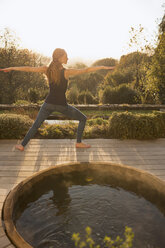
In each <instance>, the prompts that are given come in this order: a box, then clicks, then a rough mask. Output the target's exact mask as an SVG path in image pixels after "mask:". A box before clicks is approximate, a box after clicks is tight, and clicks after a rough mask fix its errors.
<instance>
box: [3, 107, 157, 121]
mask: <svg viewBox="0 0 165 248" xmlns="http://www.w3.org/2000/svg"><path fill="white" fill-rule="evenodd" d="M125 111H126V110H82V113H83V114H85V115H86V116H87V117H88V119H90V118H96V117H101V118H106V119H107V118H108V117H109V116H110V115H111V114H112V113H114V112H117V113H122V112H125ZM153 111H154V110H128V111H127V112H129V113H133V114H151V113H153ZM4 113H5V114H7V113H10V114H11V113H12V114H22V115H28V116H29V117H30V118H31V119H33V120H34V119H36V116H37V114H38V110H31V111H29V110H24V109H18V110H4V111H0V114H4ZM52 115H56V116H59V117H63V118H62V119H64V115H63V114H60V113H58V112H53V113H52ZM66 119H67V118H66Z"/></svg>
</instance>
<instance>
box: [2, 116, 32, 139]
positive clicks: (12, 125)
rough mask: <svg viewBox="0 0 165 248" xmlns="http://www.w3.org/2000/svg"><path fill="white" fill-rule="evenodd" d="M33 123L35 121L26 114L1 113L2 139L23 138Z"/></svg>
mask: <svg viewBox="0 0 165 248" xmlns="http://www.w3.org/2000/svg"><path fill="white" fill-rule="evenodd" d="M32 124H33V121H32V120H31V119H30V118H29V117H28V116H26V115H17V114H1V115H0V139H21V138H23V137H24V136H25V134H26V132H27V131H28V130H29V128H30V127H31V126H32Z"/></svg>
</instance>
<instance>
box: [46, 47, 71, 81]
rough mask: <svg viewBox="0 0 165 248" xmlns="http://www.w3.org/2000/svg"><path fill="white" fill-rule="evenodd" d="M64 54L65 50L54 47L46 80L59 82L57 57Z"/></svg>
mask: <svg viewBox="0 0 165 248" xmlns="http://www.w3.org/2000/svg"><path fill="white" fill-rule="evenodd" d="M64 54H66V52H65V50H64V49H61V48H56V49H55V50H54V52H53V55H52V62H51V63H50V65H49V67H48V69H47V73H46V75H47V77H48V80H49V82H51V83H57V84H59V83H60V77H61V63H60V62H59V58H60V57H62V56H63V55H64Z"/></svg>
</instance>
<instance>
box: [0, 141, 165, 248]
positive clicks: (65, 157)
mask: <svg viewBox="0 0 165 248" xmlns="http://www.w3.org/2000/svg"><path fill="white" fill-rule="evenodd" d="M84 142H88V143H89V144H91V145H92V147H91V148H90V149H76V148H75V140H69V139H67V140H66V139H65V140H57V139H56V140H50V139H49V140H47V139H46V140H38V139H33V140H31V141H30V142H29V144H28V145H27V147H26V149H25V151H24V152H20V151H17V150H15V144H17V143H19V140H0V210H2V206H3V201H4V199H5V198H6V195H7V194H8V192H9V191H10V190H11V189H12V188H13V187H15V186H16V185H17V184H18V183H19V182H21V181H22V180H24V179H25V178H26V177H28V176H31V175H32V174H33V173H35V172H37V171H40V170H42V169H45V168H48V167H49V166H52V165H56V164H60V163H68V162H72V161H73V162H77V161H78V162H81V161H82V162H93V161H97V162H98V161H101V162H103V161H104V162H107V161H108V162H113V163H118V164H125V165H128V166H133V167H136V168H139V169H143V170H146V171H148V172H150V173H152V174H154V175H155V176H157V177H159V178H160V179H162V180H165V139H156V140H152V141H138V140H116V139H90V140H88V141H85V140H84ZM2 224H3V223H2V222H0V248H12V247H14V246H13V245H12V244H11V243H10V241H9V239H8V238H7V236H6V235H5V233H4V231H3V226H2Z"/></svg>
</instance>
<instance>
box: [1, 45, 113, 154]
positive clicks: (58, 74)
mask: <svg viewBox="0 0 165 248" xmlns="http://www.w3.org/2000/svg"><path fill="white" fill-rule="evenodd" d="M67 61H68V58H67V53H66V52H65V50H64V49H61V48H57V49H55V50H54V52H53V55H52V62H51V63H50V65H49V66H41V67H29V66H23V67H22V66H21V67H9V68H4V69H0V71H4V72H10V71H12V70H14V71H25V72H41V73H44V74H46V76H47V78H48V82H49V88H50V92H49V94H48V96H47V97H46V99H45V102H44V103H43V105H42V106H41V109H40V111H39V113H38V115H37V118H36V120H35V122H34V124H33V125H32V127H31V128H30V129H29V131H28V132H27V134H26V135H25V137H24V139H23V141H22V143H21V144H19V145H16V149H18V150H20V151H24V147H25V146H26V145H27V143H28V142H29V140H30V139H31V138H32V137H33V136H34V135H35V133H36V132H37V129H38V128H39V127H40V126H41V124H42V123H43V122H44V120H46V119H47V118H48V116H49V115H50V114H51V113H52V112H54V111H56V112H60V113H62V114H64V115H66V116H68V117H70V118H71V119H75V120H79V125H78V130H77V142H76V148H90V145H88V144H85V143H82V142H81V138H82V134H83V130H84V127H85V123H86V119H87V117H86V116H85V115H84V114H83V113H81V112H80V111H79V110H78V109H76V108H75V107H73V106H71V105H69V104H67V101H66V96H65V92H66V90H67V84H68V79H69V77H70V76H74V75H79V74H82V73H87V72H93V71H97V70H100V69H107V70H112V69H114V66H111V67H109V66H96V67H88V68H85V69H65V68H64V67H63V64H67Z"/></svg>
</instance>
